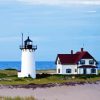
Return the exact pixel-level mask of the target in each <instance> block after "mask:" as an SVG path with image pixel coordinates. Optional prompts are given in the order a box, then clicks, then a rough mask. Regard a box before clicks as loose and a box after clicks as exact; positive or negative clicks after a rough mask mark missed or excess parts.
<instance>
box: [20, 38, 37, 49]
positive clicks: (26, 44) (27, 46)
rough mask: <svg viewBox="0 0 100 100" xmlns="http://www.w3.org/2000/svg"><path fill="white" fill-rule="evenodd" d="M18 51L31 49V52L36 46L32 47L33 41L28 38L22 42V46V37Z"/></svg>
mask: <svg viewBox="0 0 100 100" xmlns="http://www.w3.org/2000/svg"><path fill="white" fill-rule="evenodd" d="M20 49H32V50H36V49H37V46H33V41H32V40H30V38H29V36H28V38H27V39H26V40H25V41H24V44H23V37H22V46H21V47H20Z"/></svg>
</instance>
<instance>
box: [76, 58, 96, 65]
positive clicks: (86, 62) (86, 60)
mask: <svg viewBox="0 0 100 100" xmlns="http://www.w3.org/2000/svg"><path fill="white" fill-rule="evenodd" d="M81 60H85V64H84V65H91V66H96V61H94V64H89V61H90V60H93V59H81ZM82 65H83V64H80V62H79V64H78V66H82Z"/></svg>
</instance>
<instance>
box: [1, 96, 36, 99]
mask: <svg viewBox="0 0 100 100" xmlns="http://www.w3.org/2000/svg"><path fill="white" fill-rule="evenodd" d="M0 100H36V99H35V98H34V97H31V96H30V97H14V98H12V97H0Z"/></svg>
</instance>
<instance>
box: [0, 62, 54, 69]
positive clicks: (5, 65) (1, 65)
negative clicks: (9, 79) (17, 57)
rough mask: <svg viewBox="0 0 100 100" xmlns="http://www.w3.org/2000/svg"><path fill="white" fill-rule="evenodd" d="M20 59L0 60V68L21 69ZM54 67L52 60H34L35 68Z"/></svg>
mask: <svg viewBox="0 0 100 100" xmlns="http://www.w3.org/2000/svg"><path fill="white" fill-rule="evenodd" d="M20 66H21V62H20V61H0V70H3V69H9V68H10V69H16V70H20V69H21V67H20ZM49 69H56V66H55V62H53V61H37V62H36V70H49Z"/></svg>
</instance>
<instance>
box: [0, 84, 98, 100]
mask: <svg viewBox="0 0 100 100" xmlns="http://www.w3.org/2000/svg"><path fill="white" fill-rule="evenodd" d="M0 96H12V97H14V96H21V97H22V96H24V97H25V96H34V97H35V98H37V100H100V83H99V84H85V85H76V86H56V87H51V88H36V89H34V90H33V89H23V88H22V89H21V88H17V89H16V88H13V89H10V88H5V87H3V88H0Z"/></svg>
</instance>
